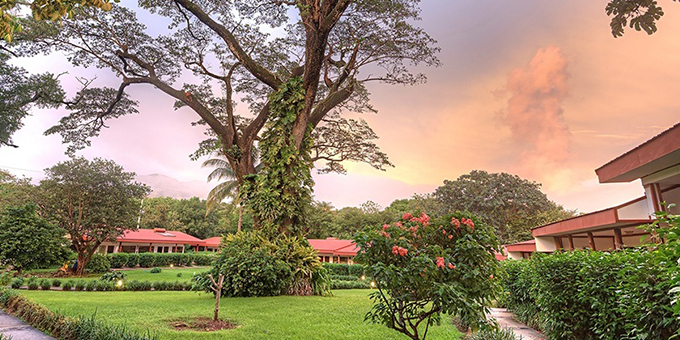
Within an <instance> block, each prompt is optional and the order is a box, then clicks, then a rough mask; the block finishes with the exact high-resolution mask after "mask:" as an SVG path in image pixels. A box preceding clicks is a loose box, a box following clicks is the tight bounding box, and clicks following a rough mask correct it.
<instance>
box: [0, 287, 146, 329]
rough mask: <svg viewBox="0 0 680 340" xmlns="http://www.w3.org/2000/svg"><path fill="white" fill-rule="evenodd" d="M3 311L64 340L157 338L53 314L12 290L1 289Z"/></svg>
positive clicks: (82, 318)
mask: <svg viewBox="0 0 680 340" xmlns="http://www.w3.org/2000/svg"><path fill="white" fill-rule="evenodd" d="M0 307H2V309H4V310H5V311H6V312H7V313H8V314H11V315H14V316H17V317H19V318H21V319H22V320H24V321H25V322H26V323H28V324H30V325H31V326H33V327H35V328H37V329H39V330H41V331H43V332H46V333H48V334H51V335H52V336H54V337H55V338H57V339H63V340H89V339H100V340H118V339H126V340H154V339H157V338H158V337H157V336H156V335H151V334H150V333H149V334H147V335H142V334H139V333H137V332H135V331H132V330H129V329H127V328H125V326H120V325H111V324H108V323H106V322H104V321H101V320H96V319H95V318H94V316H92V317H76V318H71V317H67V316H63V315H60V314H56V313H54V312H51V311H50V310H48V309H47V308H45V307H43V306H42V305H39V304H37V303H35V302H32V301H30V300H28V299H26V298H25V297H23V296H21V295H17V294H16V293H15V292H14V291H13V290H11V289H4V288H0Z"/></svg>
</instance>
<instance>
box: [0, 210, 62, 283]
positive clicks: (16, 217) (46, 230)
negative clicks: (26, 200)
mask: <svg viewBox="0 0 680 340" xmlns="http://www.w3.org/2000/svg"><path fill="white" fill-rule="evenodd" d="M65 234H66V231H65V230H64V229H62V228H59V227H57V226H56V225H53V224H50V223H48V222H47V220H46V219H44V218H42V217H40V216H38V214H37V213H36V206H35V205H34V204H27V205H24V206H20V207H12V208H7V209H6V210H5V211H4V212H2V213H0V240H2V247H0V264H3V265H11V266H12V267H14V269H16V270H17V271H18V272H21V271H22V270H26V269H37V268H47V267H49V266H52V265H58V264H61V262H62V261H65V260H67V259H68V255H69V253H70V251H69V250H68V247H67V246H66V243H67V240H66V238H65V237H64V236H65Z"/></svg>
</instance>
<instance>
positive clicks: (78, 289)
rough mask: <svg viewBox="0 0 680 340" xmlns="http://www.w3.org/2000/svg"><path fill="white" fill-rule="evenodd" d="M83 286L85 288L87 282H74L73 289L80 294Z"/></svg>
mask: <svg viewBox="0 0 680 340" xmlns="http://www.w3.org/2000/svg"><path fill="white" fill-rule="evenodd" d="M85 286H87V282H86V281H85V280H78V281H76V285H75V286H74V287H75V289H76V291H78V292H80V291H83V290H85Z"/></svg>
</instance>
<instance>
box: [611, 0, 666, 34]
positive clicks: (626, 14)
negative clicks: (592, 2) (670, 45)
mask: <svg viewBox="0 0 680 340" xmlns="http://www.w3.org/2000/svg"><path fill="white" fill-rule="evenodd" d="M673 1H677V0H673ZM605 11H606V12H607V15H608V16H610V17H612V20H611V23H610V24H609V26H610V27H611V29H612V34H613V35H614V37H615V38H618V37H621V36H623V32H624V30H625V28H626V26H629V27H630V28H635V30H636V31H645V32H647V34H653V33H655V32H656V22H657V21H659V19H661V17H662V16H663V14H664V13H663V10H662V9H661V7H660V6H659V5H658V3H657V2H656V0H610V1H609V2H608V3H607V7H606V8H605Z"/></svg>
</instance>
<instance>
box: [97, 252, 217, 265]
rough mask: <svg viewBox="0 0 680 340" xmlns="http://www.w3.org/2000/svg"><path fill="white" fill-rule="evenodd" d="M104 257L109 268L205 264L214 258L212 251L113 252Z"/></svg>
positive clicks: (208, 263)
mask: <svg viewBox="0 0 680 340" xmlns="http://www.w3.org/2000/svg"><path fill="white" fill-rule="evenodd" d="M106 259H108V262H109V263H110V265H111V268H122V267H130V268H132V267H136V266H138V265H139V266H140V267H142V268H151V267H167V266H169V265H175V266H191V265H192V264H196V265H197V266H207V265H210V264H212V261H213V260H214V259H215V254H213V253H138V254H137V253H113V254H107V255H106Z"/></svg>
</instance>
